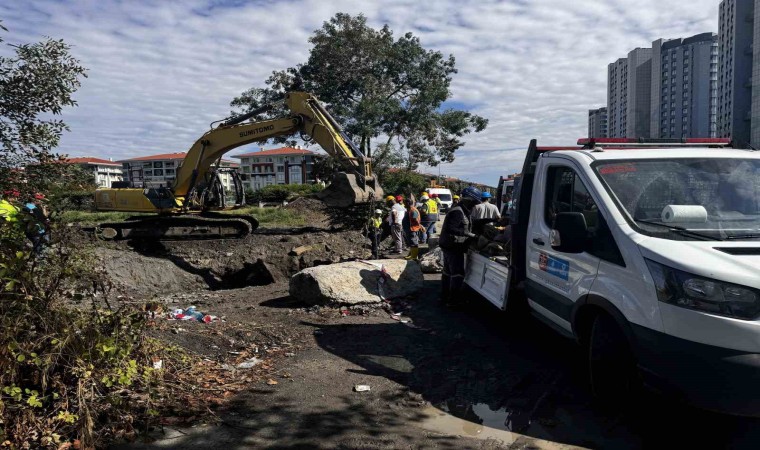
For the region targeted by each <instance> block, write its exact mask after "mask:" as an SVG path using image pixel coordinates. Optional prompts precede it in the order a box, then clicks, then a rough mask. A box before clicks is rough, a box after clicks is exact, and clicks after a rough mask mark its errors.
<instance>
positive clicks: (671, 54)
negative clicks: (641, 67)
mask: <svg viewBox="0 0 760 450" xmlns="http://www.w3.org/2000/svg"><path fill="white" fill-rule="evenodd" d="M717 83H718V37H717V35H715V34H714V33H701V34H698V35H695V36H692V37H689V38H686V39H670V40H665V39H658V40H656V41H654V42H652V90H651V120H650V129H649V131H650V136H651V137H653V138H677V139H680V138H686V137H692V138H693V137H715V136H716V112H717V96H718V93H717V90H718V89H717V88H718V86H717Z"/></svg>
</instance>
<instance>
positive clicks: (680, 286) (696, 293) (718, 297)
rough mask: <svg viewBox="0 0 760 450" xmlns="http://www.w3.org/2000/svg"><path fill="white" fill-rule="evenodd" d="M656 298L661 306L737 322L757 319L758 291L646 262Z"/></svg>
mask: <svg viewBox="0 0 760 450" xmlns="http://www.w3.org/2000/svg"><path fill="white" fill-rule="evenodd" d="M646 262H647V266H648V267H649V272H650V273H651V274H652V278H653V279H654V285H655V289H657V298H658V299H659V300H660V301H661V302H664V303H670V304H671V305H676V306H680V307H683V308H689V309H694V310H697V311H704V312H707V313H710V314H716V315H720V316H726V317H734V318H737V319H745V320H747V319H756V318H757V317H758V316H759V315H760V291H758V290H756V289H753V288H749V287H745V286H739V285H737V284H733V283H727V282H725V281H718V280H712V279H709V278H704V277H700V276H698V275H693V274H690V273H687V272H684V271H681V270H678V269H674V268H672V267H668V266H664V265H662V264H660V263H657V262H654V261H651V260H648V259H647V260H646Z"/></svg>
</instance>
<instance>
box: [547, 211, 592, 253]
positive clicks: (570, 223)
mask: <svg viewBox="0 0 760 450" xmlns="http://www.w3.org/2000/svg"><path fill="white" fill-rule="evenodd" d="M587 240H588V227H587V226H586V217H584V216H583V214H582V213H579V212H562V213H559V214H557V216H556V217H555V218H554V227H553V229H552V234H551V246H552V249H554V250H557V251H558V252H562V253H583V251H585V250H586V241H587Z"/></svg>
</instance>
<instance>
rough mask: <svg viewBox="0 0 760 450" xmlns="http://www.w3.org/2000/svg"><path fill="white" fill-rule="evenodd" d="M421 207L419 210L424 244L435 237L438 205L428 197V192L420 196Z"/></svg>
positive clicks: (421, 235)
mask: <svg viewBox="0 0 760 450" xmlns="http://www.w3.org/2000/svg"><path fill="white" fill-rule="evenodd" d="M420 203H421V206H420V208H419V210H420V215H421V217H422V229H421V230H420V243H422V244H424V243H425V242H427V240H428V239H430V238H431V237H433V233H434V231H435V223H436V222H437V221H438V203H437V202H436V201H435V200H433V199H432V198H430V197H428V194H427V192H423V193H422V195H421V196H420Z"/></svg>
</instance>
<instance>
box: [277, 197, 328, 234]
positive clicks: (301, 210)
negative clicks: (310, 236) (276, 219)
mask: <svg viewBox="0 0 760 450" xmlns="http://www.w3.org/2000/svg"><path fill="white" fill-rule="evenodd" d="M285 209H287V210H290V211H293V212H295V213H297V214H299V215H301V216H303V217H304V218H305V219H306V223H307V225H309V226H311V227H316V228H329V227H330V226H331V225H332V220H331V211H330V209H329V208H328V207H327V206H326V205H325V204H324V203H322V200H319V199H317V198H313V197H299V198H297V199H295V200H293V201H292V202H290V203H288V204H287V205H285Z"/></svg>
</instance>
